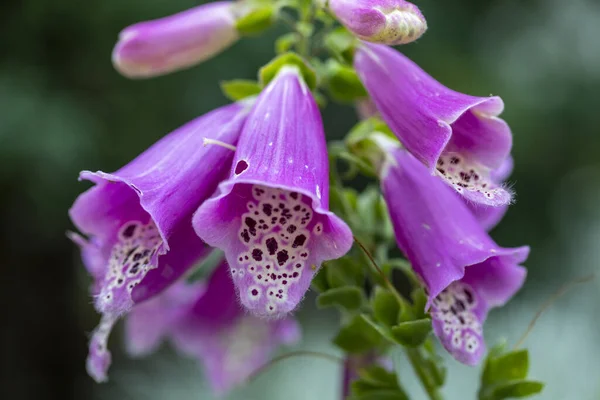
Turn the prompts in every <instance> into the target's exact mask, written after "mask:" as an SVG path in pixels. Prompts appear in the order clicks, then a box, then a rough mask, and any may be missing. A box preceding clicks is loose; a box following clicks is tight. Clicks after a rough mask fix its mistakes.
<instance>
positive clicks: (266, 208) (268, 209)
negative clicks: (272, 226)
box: [263, 203, 273, 217]
mask: <svg viewBox="0 0 600 400" xmlns="http://www.w3.org/2000/svg"><path fill="white" fill-rule="evenodd" d="M263 212H264V213H265V215H266V216H267V217H270V216H271V212H273V206H272V205H270V204H269V203H265V204H263Z"/></svg>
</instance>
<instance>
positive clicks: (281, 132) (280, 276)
mask: <svg viewBox="0 0 600 400" xmlns="http://www.w3.org/2000/svg"><path fill="white" fill-rule="evenodd" d="M328 171H329V165H328V159H327V148H326V144H325V134H324V132H323V124H322V121H321V116H320V114H319V109H318V107H317V104H316V103H315V100H314V98H313V96H312V94H311V92H310V90H309V88H308V87H307V86H306V84H305V82H304V81H303V79H302V78H301V76H300V72H299V71H298V69H297V68H296V67H292V66H284V67H283V68H282V69H281V70H280V71H279V73H278V75H277V76H276V77H275V78H274V79H273V81H271V83H270V84H269V85H268V86H267V87H266V88H265V89H264V90H263V92H262V93H261V94H260V96H259V97H258V99H257V100H256V104H255V105H254V107H253V109H252V111H251V112H250V114H249V116H248V119H247V121H246V123H245V125H244V129H243V131H242V134H241V136H240V141H239V144H238V146H237V150H236V153H235V157H234V164H233V168H232V171H231V175H230V177H229V179H227V180H226V181H224V182H223V183H221V184H220V185H219V188H220V194H219V195H218V196H217V197H214V198H212V199H210V200H208V201H206V202H205V203H204V204H203V205H202V206H201V207H200V208H199V209H198V211H197V213H196V214H195V215H194V219H193V224H194V228H195V230H196V233H198V236H200V238H202V240H204V241H205V242H206V243H207V244H209V245H211V246H214V247H218V248H220V249H222V250H223V251H224V252H225V255H226V257H227V261H228V263H229V266H230V268H231V275H232V277H233V280H234V283H235V285H236V287H237V290H238V293H239V297H240V299H241V301H242V303H243V304H244V306H246V307H247V308H248V309H249V310H250V311H251V312H252V313H253V314H255V315H257V316H267V317H274V318H275V317H281V316H283V315H285V314H287V313H288V312H290V311H292V310H293V309H294V308H296V306H297V305H298V303H299V302H300V301H301V300H302V297H303V296H304V294H305V293H306V291H307V290H308V288H309V285H310V282H311V280H312V277H313V276H314V275H315V273H316V272H317V269H318V268H319V267H320V265H321V263H322V262H323V261H325V260H330V259H334V258H338V257H341V256H342V255H344V254H345V253H346V252H347V251H348V250H349V249H350V247H351V246H352V233H351V231H350V229H349V228H348V226H347V225H346V224H345V223H344V222H343V221H342V220H341V219H340V218H338V217H336V216H335V215H334V214H333V213H331V212H330V211H329V210H328V204H329V175H328V174H329V172H328Z"/></svg>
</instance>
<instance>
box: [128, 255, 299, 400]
mask: <svg viewBox="0 0 600 400" xmlns="http://www.w3.org/2000/svg"><path fill="white" fill-rule="evenodd" d="M125 322H126V325H125V334H126V345H127V349H128V351H129V353H130V354H132V355H137V356H142V355H146V354H149V353H151V352H153V351H154V350H156V348H157V347H158V346H159V345H160V343H161V342H162V341H163V340H165V339H166V340H168V341H170V342H171V343H172V344H173V346H174V347H175V348H176V349H177V350H179V351H180V352H181V353H183V354H184V355H186V356H189V357H192V358H195V359H197V360H198V362H199V363H200V364H201V365H203V367H204V372H205V374H206V376H207V378H208V381H209V383H210V384H211V386H212V388H213V390H214V391H215V392H216V393H217V394H224V393H225V392H227V391H229V390H230V389H232V388H233V387H235V386H237V385H239V384H241V383H243V382H244V381H245V380H246V379H247V378H248V377H249V376H250V374H251V373H252V372H254V371H256V370H257V369H258V368H260V367H261V366H263V365H264V364H265V363H267V362H268V360H269V357H270V356H271V355H272V353H273V352H274V351H275V350H276V349H277V348H278V347H279V346H280V345H285V344H293V343H294V342H296V341H297V340H298V339H299V337H300V329H299V326H298V324H297V322H296V321H295V320H294V319H291V318H287V319H280V320H275V321H265V320H261V319H258V318H256V317H253V316H251V315H247V314H246V313H245V311H244V310H243V309H242V307H241V306H240V304H239V303H238V300H237V298H236V294H235V289H234V286H233V283H232V281H231V277H230V276H229V271H228V268H227V266H226V265H225V264H221V265H220V266H219V267H217V269H216V270H215V271H214V272H213V274H212V276H211V277H210V279H209V281H208V282H206V283H203V282H201V283H194V284H188V283H187V282H185V280H183V281H180V282H178V283H176V284H175V285H173V286H172V287H170V288H169V289H167V290H166V291H165V292H163V293H162V294H161V295H160V296H157V297H155V298H153V299H151V300H149V301H147V302H145V303H143V304H139V305H136V306H135V308H134V309H133V310H132V311H131V313H130V314H129V315H128V316H127V319H126V320H125Z"/></svg>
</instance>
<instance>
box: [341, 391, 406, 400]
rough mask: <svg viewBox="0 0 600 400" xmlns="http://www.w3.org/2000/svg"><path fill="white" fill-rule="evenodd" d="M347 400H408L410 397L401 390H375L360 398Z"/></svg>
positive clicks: (352, 397) (354, 397)
mask: <svg viewBox="0 0 600 400" xmlns="http://www.w3.org/2000/svg"><path fill="white" fill-rule="evenodd" d="M347 400H408V396H407V395H406V393H404V392H402V391H400V390H374V391H371V392H367V393H365V394H361V395H358V396H354V395H353V396H350V397H348V399H347Z"/></svg>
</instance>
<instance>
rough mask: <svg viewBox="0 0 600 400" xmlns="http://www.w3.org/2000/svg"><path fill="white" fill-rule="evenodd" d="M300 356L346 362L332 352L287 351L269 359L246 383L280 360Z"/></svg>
mask: <svg viewBox="0 0 600 400" xmlns="http://www.w3.org/2000/svg"><path fill="white" fill-rule="evenodd" d="M300 356H304V357H315V358H321V359H325V360H329V361H332V362H335V363H343V362H344V359H343V358H341V357H338V356H334V355H331V354H327V353H319V352H317V351H308V350H298V351H292V352H290V353H286V354H282V355H280V356H277V357H275V358H273V359H272V360H271V361H269V362H268V363H266V364H264V365H263V366H261V367H259V368H258V369H256V370H255V371H254V372H252V374H250V376H249V377H248V378H247V379H246V383H250V382H252V381H254V380H255V379H256V378H258V377H259V376H260V375H262V374H263V373H265V372H267V371H268V370H269V369H270V368H271V367H272V366H274V365H275V364H277V363H279V362H280V361H284V360H287V359H288V358H293V357H300Z"/></svg>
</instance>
